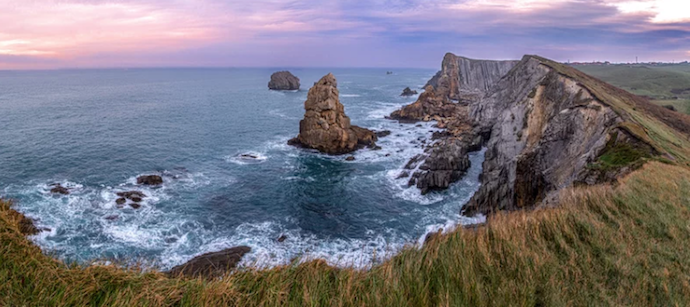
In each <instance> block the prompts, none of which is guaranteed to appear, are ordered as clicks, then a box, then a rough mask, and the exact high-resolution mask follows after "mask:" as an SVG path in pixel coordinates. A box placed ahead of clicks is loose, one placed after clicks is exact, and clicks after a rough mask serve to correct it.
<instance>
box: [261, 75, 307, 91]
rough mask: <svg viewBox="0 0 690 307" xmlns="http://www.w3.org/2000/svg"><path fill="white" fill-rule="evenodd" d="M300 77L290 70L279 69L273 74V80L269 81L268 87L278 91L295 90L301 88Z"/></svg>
mask: <svg viewBox="0 0 690 307" xmlns="http://www.w3.org/2000/svg"><path fill="white" fill-rule="evenodd" d="M299 87H300V83H299V78H297V77H295V75H293V74H292V73H290V72H289V71H279V72H276V73H273V74H272V75H271V81H269V82H268V88H269V89H271V90H276V91H294V90H299Z"/></svg>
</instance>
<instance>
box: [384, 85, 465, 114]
mask: <svg viewBox="0 0 690 307" xmlns="http://www.w3.org/2000/svg"><path fill="white" fill-rule="evenodd" d="M457 108H458V105H457V104H455V103H452V102H450V101H449V100H448V99H444V98H443V97H442V96H438V95H436V92H435V91H434V89H433V87H431V86H427V88H426V89H425V90H424V93H422V94H421V95H420V96H419V99H417V101H415V102H414V103H412V104H409V105H406V106H404V107H403V108H402V109H400V110H397V111H394V112H393V113H391V115H390V118H391V119H397V120H401V121H429V120H432V119H434V116H436V117H437V119H438V118H441V117H452V116H453V115H455V114H456V113H457V110H458V109H457Z"/></svg>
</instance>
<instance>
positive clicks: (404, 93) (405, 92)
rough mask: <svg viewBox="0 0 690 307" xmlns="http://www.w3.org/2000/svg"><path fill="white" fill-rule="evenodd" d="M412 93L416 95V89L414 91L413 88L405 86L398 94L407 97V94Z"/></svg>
mask: <svg viewBox="0 0 690 307" xmlns="http://www.w3.org/2000/svg"><path fill="white" fill-rule="evenodd" d="M414 95H417V91H414V90H412V89H411V88H409V87H406V88H405V89H404V90H403V91H402V94H400V96H403V97H409V96H414Z"/></svg>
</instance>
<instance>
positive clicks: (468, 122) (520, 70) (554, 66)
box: [391, 54, 690, 215]
mask: <svg viewBox="0 0 690 307" xmlns="http://www.w3.org/2000/svg"><path fill="white" fill-rule="evenodd" d="M442 66H443V67H442V70H441V71H440V72H439V73H437V74H436V75H435V76H434V77H433V78H432V79H431V80H430V81H429V83H428V84H427V88H426V91H425V92H424V93H422V94H421V95H420V97H419V99H418V100H417V101H416V102H415V103H413V104H411V105H408V106H405V107H403V108H402V109H401V110H398V111H396V112H393V113H392V114H391V118H393V119H398V120H401V121H410V120H412V121H414V120H424V121H430V120H434V121H436V122H437V125H438V127H439V128H445V129H446V131H444V132H442V133H437V134H436V135H435V137H434V139H435V142H434V143H433V144H431V145H429V146H428V147H427V148H426V151H425V153H424V154H423V155H420V156H416V157H414V158H412V159H411V160H410V162H409V163H408V164H407V166H406V168H407V169H409V170H414V173H412V174H409V171H407V172H403V175H405V174H407V175H408V176H410V181H409V182H410V184H411V185H412V184H414V185H416V186H417V187H418V188H419V189H420V190H421V191H422V193H426V192H427V191H429V190H433V189H444V188H447V187H448V185H449V184H450V183H452V182H453V181H456V180H458V179H460V178H461V177H462V175H463V173H464V170H465V169H466V167H468V166H469V163H465V160H466V155H467V152H468V151H472V150H477V149H479V148H480V147H481V145H484V146H486V147H487V151H486V155H485V161H484V164H483V175H482V178H481V181H482V186H481V188H480V190H479V191H478V192H477V193H476V194H475V195H474V196H473V198H472V199H471V200H470V202H469V203H468V204H467V205H466V206H465V208H464V213H465V214H466V215H473V214H476V213H483V214H489V213H492V212H496V211H500V210H516V209H522V208H533V207H535V206H539V205H545V204H546V205H548V204H552V203H557V197H558V192H559V191H560V190H562V189H563V188H566V187H569V186H573V185H577V184H597V183H602V182H610V181H614V180H616V179H617V178H619V177H620V176H622V175H624V174H626V173H628V172H630V171H632V170H634V169H635V168H636V167H639V166H640V165H642V164H643V163H644V162H645V161H647V159H648V158H651V157H653V156H665V157H667V158H668V159H669V160H675V158H674V154H673V153H674V151H681V149H679V148H681V147H678V146H679V145H678V144H680V143H682V142H685V140H686V139H688V138H687V135H686V133H687V132H688V131H690V120H688V119H689V118H688V117H687V116H683V115H678V114H677V113H676V112H671V111H668V110H665V109H663V108H661V107H658V106H654V105H652V104H650V103H649V102H647V101H644V99H641V98H640V97H637V96H635V95H632V94H629V93H627V92H625V91H623V90H620V89H618V88H615V87H613V86H611V85H609V84H606V83H604V82H602V81H600V80H597V79H595V78H592V77H590V76H587V75H585V74H583V73H582V72H580V71H578V70H576V69H574V68H572V67H570V66H567V65H564V64H560V63H556V62H553V61H550V60H548V59H544V58H541V57H538V56H525V57H524V58H523V59H522V60H521V61H504V62H496V61H478V60H470V59H466V58H462V57H457V56H454V55H452V54H447V55H446V57H445V58H444V60H443V65H442ZM455 101H458V102H455ZM664 127H666V128H664ZM649 131H652V132H651V133H653V137H652V136H650V134H649V133H650V132H649ZM669 131H672V133H671V132H669ZM676 156H679V155H676ZM681 162H683V163H686V164H688V165H690V162H689V161H681ZM401 176H402V175H401Z"/></svg>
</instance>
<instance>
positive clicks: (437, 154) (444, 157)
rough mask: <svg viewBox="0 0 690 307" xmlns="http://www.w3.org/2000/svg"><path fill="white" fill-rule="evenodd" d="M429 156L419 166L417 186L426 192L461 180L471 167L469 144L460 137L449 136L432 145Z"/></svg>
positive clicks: (441, 188)
mask: <svg viewBox="0 0 690 307" xmlns="http://www.w3.org/2000/svg"><path fill="white" fill-rule="evenodd" d="M430 151H431V152H430V154H429V156H428V157H427V158H426V160H424V163H423V164H422V165H421V166H420V167H419V169H420V174H419V176H417V178H416V186H417V188H419V189H420V190H421V191H422V194H426V193H428V192H429V191H432V190H443V189H447V188H448V187H449V186H450V184H451V183H453V182H455V181H457V180H460V178H462V176H463V175H464V174H465V172H466V171H467V169H469V168H470V159H469V156H468V154H467V145H466V144H465V143H464V142H462V141H461V140H459V139H454V138H449V139H446V140H443V141H442V142H441V143H440V144H437V145H436V146H435V147H432V148H431V150H430Z"/></svg>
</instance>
